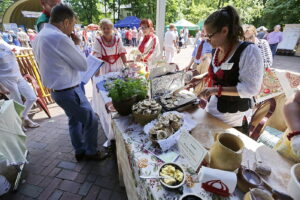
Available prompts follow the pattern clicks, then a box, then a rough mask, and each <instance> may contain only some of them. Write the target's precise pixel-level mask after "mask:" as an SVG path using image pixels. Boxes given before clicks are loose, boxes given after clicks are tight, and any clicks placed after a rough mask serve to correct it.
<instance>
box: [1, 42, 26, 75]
mask: <svg viewBox="0 0 300 200" xmlns="http://www.w3.org/2000/svg"><path fill="white" fill-rule="evenodd" d="M13 49H14V47H13V46H11V45H9V44H7V43H6V42H5V41H4V40H2V39H0V79H3V78H15V77H21V73H20V69H19V65H18V63H17V59H16V57H15V54H14V53H13V52H12V50H13Z"/></svg>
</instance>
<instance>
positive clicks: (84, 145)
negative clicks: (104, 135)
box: [51, 87, 98, 155]
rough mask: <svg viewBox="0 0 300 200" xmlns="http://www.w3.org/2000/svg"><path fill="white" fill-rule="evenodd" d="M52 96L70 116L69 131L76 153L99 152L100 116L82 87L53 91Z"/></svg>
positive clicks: (89, 153)
mask: <svg viewBox="0 0 300 200" xmlns="http://www.w3.org/2000/svg"><path fill="white" fill-rule="evenodd" d="M51 95H52V98H53V99H54V100H55V102H56V103H57V104H58V105H59V106H60V107H61V108H62V109H63V110H64V111H65V113H66V115H67V116H68V118H69V133H70V137H71V142H72V145H73V147H74V149H75V153H76V154H82V153H85V154H86V155H93V154H96V153H97V135H98V117H97V115H96V114H95V113H94V111H93V109H92V107H91V105H90V103H89V102H88V100H87V98H86V96H85V95H84V93H83V91H82V89H81V88H80V87H76V88H74V89H71V90H68V91H63V92H52V93H51Z"/></svg>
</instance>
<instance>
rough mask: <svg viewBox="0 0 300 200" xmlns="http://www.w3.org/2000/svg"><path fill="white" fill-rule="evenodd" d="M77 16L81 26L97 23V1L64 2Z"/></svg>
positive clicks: (75, 0)
mask: <svg viewBox="0 0 300 200" xmlns="http://www.w3.org/2000/svg"><path fill="white" fill-rule="evenodd" d="M65 2H67V3H69V4H70V5H71V6H72V8H73V9H74V11H75V12H76V13H77V15H78V16H79V20H80V22H81V23H83V24H90V23H98V22H99V17H100V12H99V10H100V2H99V1H98V0H65Z"/></svg>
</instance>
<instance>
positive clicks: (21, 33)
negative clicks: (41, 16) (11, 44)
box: [17, 28, 29, 47]
mask: <svg viewBox="0 0 300 200" xmlns="http://www.w3.org/2000/svg"><path fill="white" fill-rule="evenodd" d="M17 36H18V40H19V41H20V43H21V46H22V47H29V44H28V42H29V36H28V35H27V33H25V32H24V31H23V29H21V28H19V32H18V33H17Z"/></svg>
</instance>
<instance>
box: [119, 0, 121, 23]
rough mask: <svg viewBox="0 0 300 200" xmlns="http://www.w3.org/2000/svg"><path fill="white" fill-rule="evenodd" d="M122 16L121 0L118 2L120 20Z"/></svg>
mask: <svg viewBox="0 0 300 200" xmlns="http://www.w3.org/2000/svg"><path fill="white" fill-rule="evenodd" d="M120 14H121V0H118V20H120Z"/></svg>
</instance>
